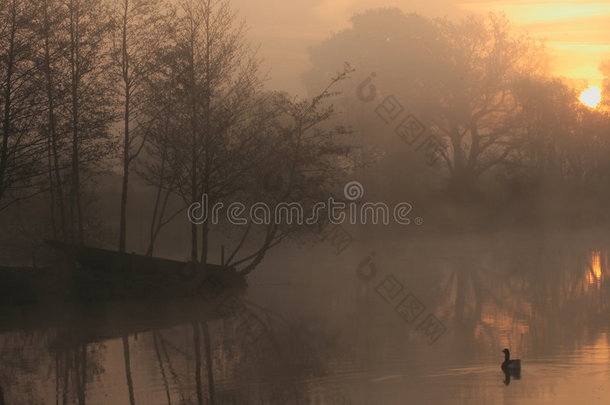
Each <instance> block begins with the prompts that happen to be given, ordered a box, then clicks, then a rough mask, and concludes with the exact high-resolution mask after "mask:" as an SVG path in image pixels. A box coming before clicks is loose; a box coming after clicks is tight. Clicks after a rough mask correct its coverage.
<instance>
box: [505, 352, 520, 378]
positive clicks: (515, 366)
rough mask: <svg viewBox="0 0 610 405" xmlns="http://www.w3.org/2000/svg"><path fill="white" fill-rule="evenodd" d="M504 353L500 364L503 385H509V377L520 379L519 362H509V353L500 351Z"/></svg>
mask: <svg viewBox="0 0 610 405" xmlns="http://www.w3.org/2000/svg"><path fill="white" fill-rule="evenodd" d="M502 352H503V353H504V362H503V363H502V371H503V372H504V384H505V385H508V384H510V379H511V377H512V378H514V379H515V380H519V379H521V360H519V359H516V360H511V359H510V351H509V350H508V349H504V350H502Z"/></svg>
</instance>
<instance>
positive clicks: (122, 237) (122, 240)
mask: <svg viewBox="0 0 610 405" xmlns="http://www.w3.org/2000/svg"><path fill="white" fill-rule="evenodd" d="M123 4H124V7H125V10H124V14H123V28H122V34H123V38H122V42H123V44H122V48H123V54H122V56H121V57H122V62H123V84H124V86H125V87H124V90H125V100H124V101H125V104H124V114H123V119H124V120H125V129H124V132H125V134H124V138H123V188H122V190H121V223H120V229H119V252H122V253H124V252H125V249H126V243H127V242H126V239H127V190H128V186H129V163H130V156H129V145H130V138H129V136H130V134H129V129H130V128H129V124H130V123H129V120H130V118H131V117H130V112H131V88H130V82H129V54H128V50H127V15H128V12H129V0H125V2H124V3H123Z"/></svg>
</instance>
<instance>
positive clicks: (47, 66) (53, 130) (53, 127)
mask: <svg viewBox="0 0 610 405" xmlns="http://www.w3.org/2000/svg"><path fill="white" fill-rule="evenodd" d="M44 29H45V32H44V70H45V80H46V90H47V94H46V95H47V104H48V105H47V107H48V110H49V111H48V113H49V115H48V120H49V122H48V124H49V138H50V150H49V153H50V155H51V156H52V158H53V168H52V170H53V175H51V179H50V184H51V186H53V176H54V177H55V187H56V188H57V192H56V194H55V197H56V198H57V203H58V204H57V205H58V207H59V221H60V222H59V224H60V226H59V231H60V232H61V235H62V238H63V240H64V241H65V239H66V213H65V208H64V195H63V186H62V180H61V174H60V172H59V155H58V151H57V124H56V118H55V102H54V96H53V75H52V73H51V50H50V48H51V46H50V43H49V38H50V35H51V22H50V19H49V4H48V1H47V0H45V4H44ZM54 207H55V204H53V212H55V208H54Z"/></svg>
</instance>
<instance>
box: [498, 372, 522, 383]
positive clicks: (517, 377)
mask: <svg viewBox="0 0 610 405" xmlns="http://www.w3.org/2000/svg"><path fill="white" fill-rule="evenodd" d="M502 371H503V372H504V385H508V384H510V379H511V378H514V379H515V380H520V379H521V369H516V370H513V369H502Z"/></svg>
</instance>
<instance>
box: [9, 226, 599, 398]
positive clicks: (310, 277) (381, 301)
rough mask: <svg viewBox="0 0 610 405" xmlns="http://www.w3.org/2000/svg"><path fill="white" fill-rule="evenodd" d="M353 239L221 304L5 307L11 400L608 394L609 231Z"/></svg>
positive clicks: (260, 278)
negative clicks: (509, 367)
mask: <svg viewBox="0 0 610 405" xmlns="http://www.w3.org/2000/svg"><path fill="white" fill-rule="evenodd" d="M353 236H354V240H355V242H354V243H352V244H351V245H350V246H349V247H348V248H347V249H345V250H344V251H343V252H341V253H340V254H335V253H336V252H334V251H333V246H329V245H328V243H324V242H321V243H318V244H316V245H315V246H313V247H312V246H288V247H286V248H284V249H283V250H282V251H279V252H276V253H275V255H272V256H271V257H270V258H269V260H268V261H267V263H266V264H265V268H261V269H260V270H261V271H260V272H259V273H258V274H255V275H254V276H253V277H252V278H251V280H250V285H251V286H250V289H249V291H248V293H247V296H246V297H228V298H227V300H228V301H227V300H223V301H222V304H221V305H220V304H213V305H211V304H210V303H209V302H207V301H206V300H203V299H202V298H201V297H197V298H196V299H184V300H181V301H179V302H173V303H147V304H142V303H131V304H129V303H108V304H104V305H95V306H89V307H84V308H83V307H79V308H43V309H41V308H25V309H24V308H19V309H18V308H3V309H2V310H1V311H0V387H1V389H2V401H3V402H0V404H151V405H154V404H303V405H309V404H317V405H327V404H328V405H330V404H362V405H377V404H383V405H393V404H555V405H556V404H574V403H578V402H581V403H586V404H607V403H609V402H610V384H608V381H610V313H609V309H610V305H609V299H608V297H609V293H610V291H609V288H610V287H609V286H608V283H607V278H608V277H610V269H609V267H608V248H609V247H610V241H609V240H608V239H607V238H606V236H605V235H604V233H603V232H581V233H578V234H553V233H548V234H536V235H532V234H525V233H524V234H493V235H457V236H451V237H449V236H447V237H443V238H438V237H423V236H420V237H418V238H413V237H395V238H391V239H384V240H379V239H375V238H368V239H367V238H366V237H360V238H359V237H358V235H353ZM229 307H230V308H231V310H228V309H227V308H229ZM430 320H432V321H434V322H436V323H430ZM504 347H509V348H510V349H511V351H512V353H513V355H514V356H515V357H518V358H521V359H522V367H523V369H522V372H521V376H520V378H518V379H517V378H514V377H512V378H509V377H508V376H506V375H504V373H503V372H502V371H501V369H500V363H501V362H502V360H503V355H502V353H501V351H502V349H503V348H504Z"/></svg>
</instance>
